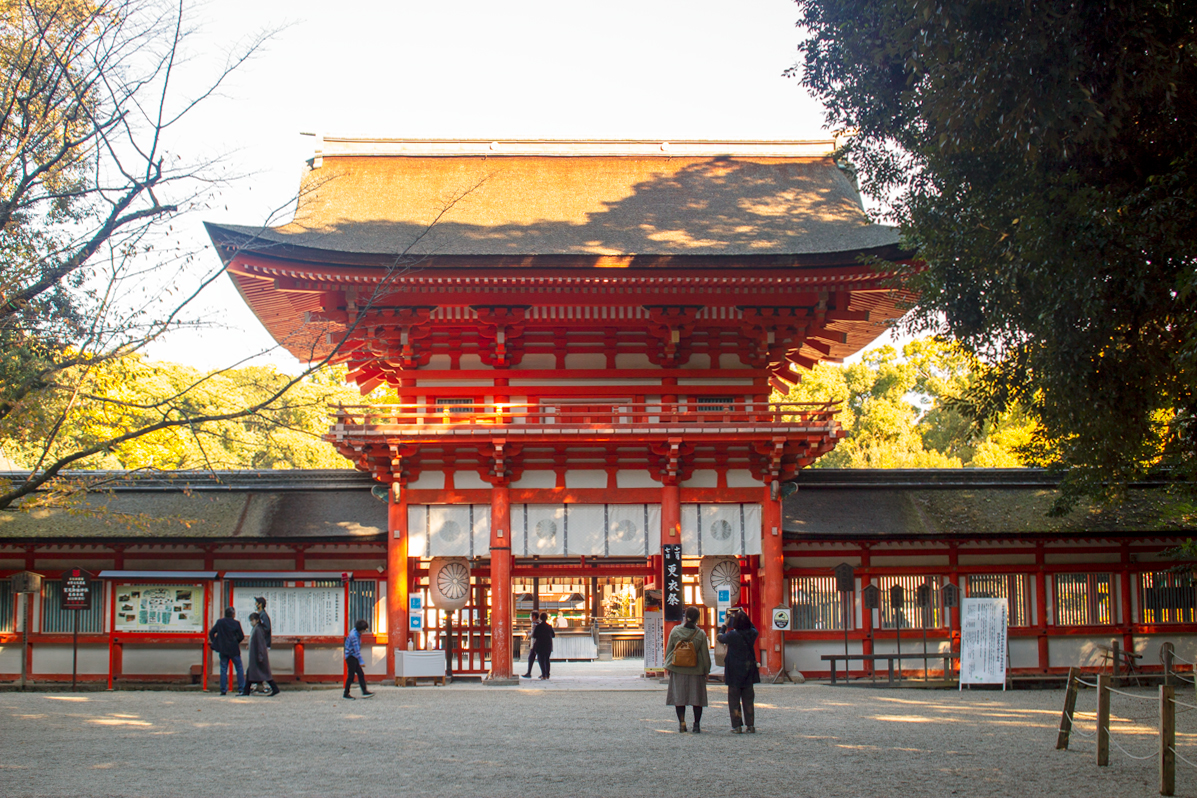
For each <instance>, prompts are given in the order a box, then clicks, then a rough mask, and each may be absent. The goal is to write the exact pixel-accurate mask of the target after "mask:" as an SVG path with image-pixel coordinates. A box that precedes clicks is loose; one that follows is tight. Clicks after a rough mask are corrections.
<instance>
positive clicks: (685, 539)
mask: <svg viewBox="0 0 1197 798" xmlns="http://www.w3.org/2000/svg"><path fill="white" fill-rule="evenodd" d="M681 543H682V553H683V554H685V555H687V556H691V557H693V556H696V555H699V554H702V550H701V549H700V548H699V543H698V505H697V504H683V505H682V540H681Z"/></svg>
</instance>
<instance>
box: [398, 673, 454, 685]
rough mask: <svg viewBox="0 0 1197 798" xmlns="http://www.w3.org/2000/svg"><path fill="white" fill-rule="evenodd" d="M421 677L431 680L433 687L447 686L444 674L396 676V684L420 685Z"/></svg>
mask: <svg viewBox="0 0 1197 798" xmlns="http://www.w3.org/2000/svg"><path fill="white" fill-rule="evenodd" d="M421 679H423V680H425V681H431V682H432V686H433V687H444V686H445V677H444V676H443V675H442V676H396V677H395V686H396V687H418V686H419V681H420V680H421Z"/></svg>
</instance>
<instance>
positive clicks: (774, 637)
mask: <svg viewBox="0 0 1197 798" xmlns="http://www.w3.org/2000/svg"><path fill="white" fill-rule="evenodd" d="M761 570H762V571H764V576H763V578H762V580H761V604H762V605H763V606H762V607H761V625H762V629H761V649H762V654H761V675H762V676H764V675H765V674H770V675H771V674H774V673H777V672H778V670H779V669H784V668H785V665H784V663H785V635H784V633H782V632H778V631H774V629H773V623H772V619H773V608H774V607H779V606H781V605H782V604H783V603H785V602H784V601H783V599H784V595H783V594H784V592H785V562H784V555H783V554H782V534H781V500H780V499H772V498H770V496H769V486H768V485H766V486H765V491H764V498H763V500H762V504H761Z"/></svg>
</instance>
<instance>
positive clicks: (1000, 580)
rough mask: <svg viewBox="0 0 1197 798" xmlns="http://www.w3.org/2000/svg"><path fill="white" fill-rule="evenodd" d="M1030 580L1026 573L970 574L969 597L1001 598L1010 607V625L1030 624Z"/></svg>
mask: <svg viewBox="0 0 1197 798" xmlns="http://www.w3.org/2000/svg"><path fill="white" fill-rule="evenodd" d="M1029 584H1030V580H1029V579H1027V575H1026V574H972V575H970V576H969V577H968V595H969V597H970V598H1003V599H1005V600H1006V605H1007V606H1008V607H1009V609H1010V625H1011V626H1030V625H1031V592H1030V589H1029Z"/></svg>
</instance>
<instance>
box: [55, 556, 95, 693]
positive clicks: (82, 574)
mask: <svg viewBox="0 0 1197 798" xmlns="http://www.w3.org/2000/svg"><path fill="white" fill-rule="evenodd" d="M94 578H95V577H94V576H93V575H92V574H91V573H90V572H88V571H85V570H83V569H82V568H79V567H75V568H68V569H66V570H65V571H63V572H62V608H63V609H64V610H73V611H74V613H75V637H74V644H73V647H72V651H71V692H74V691H75V686H76V683H77V681H78V678H79V613H80V612H83V611H86V610H90V609H91V586H92V579H94Z"/></svg>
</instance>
